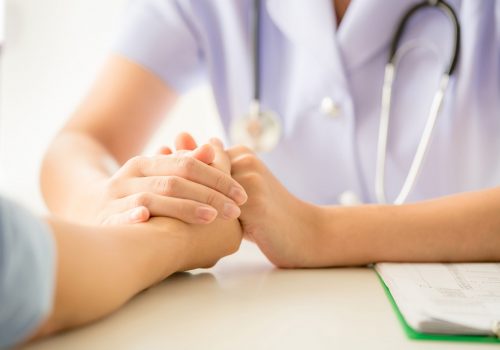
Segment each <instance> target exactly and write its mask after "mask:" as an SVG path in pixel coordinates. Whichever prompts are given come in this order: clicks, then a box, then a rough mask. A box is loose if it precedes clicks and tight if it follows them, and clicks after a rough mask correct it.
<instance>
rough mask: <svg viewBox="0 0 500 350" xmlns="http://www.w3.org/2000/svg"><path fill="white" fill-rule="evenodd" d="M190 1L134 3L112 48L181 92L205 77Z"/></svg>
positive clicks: (127, 11)
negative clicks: (190, 10)
mask: <svg viewBox="0 0 500 350" xmlns="http://www.w3.org/2000/svg"><path fill="white" fill-rule="evenodd" d="M188 5H189V3H187V2H183V3H182V5H181V4H180V3H179V2H178V1H174V0H136V1H133V2H131V3H130V5H129V6H128V8H127V10H126V13H125V15H124V18H123V21H122V24H121V27H120V28H119V30H118V34H117V37H116V40H114V44H113V47H112V50H113V52H114V53H117V54H119V55H121V56H124V57H125V58H127V59H129V60H131V61H133V62H135V63H137V64H139V65H141V66H143V67H144V68H146V69H148V70H149V71H151V72H153V73H154V74H155V75H157V76H158V77H159V78H161V79H162V80H163V81H164V82H165V83H166V84H167V85H168V86H169V87H171V88H173V89H174V90H176V91H177V92H179V93H182V92H184V91H186V90H187V89H189V88H191V87H192V86H193V85H194V84H195V83H197V82H198V81H199V80H200V78H202V77H204V64H203V53H202V49H201V45H200V44H199V39H198V36H197V35H196V30H195V26H194V25H193V24H192V23H191V22H192V20H190V18H191V16H190V13H189V10H188V8H189V6H188Z"/></svg>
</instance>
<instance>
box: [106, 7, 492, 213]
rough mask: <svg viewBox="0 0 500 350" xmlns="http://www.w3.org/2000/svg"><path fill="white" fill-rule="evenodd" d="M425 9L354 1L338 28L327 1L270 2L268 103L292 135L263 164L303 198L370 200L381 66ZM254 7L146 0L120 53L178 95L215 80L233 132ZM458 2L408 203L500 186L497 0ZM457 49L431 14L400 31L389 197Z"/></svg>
mask: <svg viewBox="0 0 500 350" xmlns="http://www.w3.org/2000/svg"><path fill="white" fill-rule="evenodd" d="M416 2H417V1H414V0H406V1H403V0H353V1H352V3H351V4H350V6H349V8H348V10H347V13H346V14H345V16H344V18H343V20H342V22H341V24H340V26H338V28H337V24H336V19H335V16H334V10H333V7H332V4H331V0H309V1H306V0H267V1H266V0H264V1H263V4H262V26H261V31H262V39H261V44H260V45H261V55H262V59H261V62H262V63H261V64H262V68H261V71H260V76H261V79H262V83H261V91H262V103H263V105H264V108H267V109H271V110H273V111H276V112H277V113H278V114H279V116H280V119H281V123H282V125H283V129H284V133H283V135H282V137H281V140H280V143H279V145H278V146H277V148H276V149H275V150H273V151H272V152H271V153H268V154H264V155H262V158H263V159H264V161H265V162H266V164H267V165H268V166H269V167H270V169H271V170H272V172H273V173H274V174H275V175H276V176H277V177H278V178H279V179H280V180H281V181H282V182H283V184H284V185H285V186H286V187H287V188H288V189H289V190H290V191H291V192H292V193H294V194H295V195H297V196H298V197H299V198H302V199H304V200H308V201H311V202H314V203H318V204H335V203H338V201H339V198H340V197H342V195H343V194H344V197H345V194H346V193H349V194H351V195H355V196H356V197H358V198H359V199H360V200H362V201H364V202H374V201H375V192H374V178H375V163H376V147H377V137H378V123H379V115H380V101H381V93H382V81H383V74H384V66H385V64H386V62H387V57H388V51H389V45H390V42H391V39H392V36H393V34H394V31H395V29H396V27H397V24H398V22H399V21H400V19H401V17H402V15H403V13H404V12H405V11H406V10H408V8H410V7H411V6H412V5H413V4H415V3H416ZM252 3H253V2H252V1H251V0H210V1H203V0H176V1H173V0H138V1H136V2H135V3H133V4H132V6H131V8H130V11H129V13H128V16H127V17H126V20H125V25H124V28H123V30H122V32H121V35H120V36H119V39H118V40H117V43H116V45H115V52H117V53H119V54H121V55H123V56H125V57H127V58H128V59H130V60H133V61H135V62H137V63H139V64H140V65H142V66H144V67H145V68H146V69H148V70H150V71H151V72H153V73H154V74H156V75H157V76H158V77H160V78H161V79H163V81H164V82H165V83H166V84H167V85H168V86H170V87H171V88H173V89H175V90H177V91H178V92H179V93H182V92H185V91H186V90H187V89H189V88H191V87H193V86H194V85H195V84H197V83H199V82H200V81H203V80H206V81H208V82H209V83H210V84H211V85H212V87H213V92H214V96H215V100H216V103H217V107H218V110H219V113H220V117H221V119H222V122H223V125H224V126H225V128H226V130H228V129H229V125H230V122H231V120H232V119H233V118H237V117H240V116H242V115H243V114H245V113H246V112H247V110H248V106H249V102H250V100H251V98H252V86H253V82H252V79H251V77H252V75H251V73H252V60H251V57H252V55H251V51H250V47H251V45H250V43H251V34H250V33H251V29H252V28H251V25H250V14H251V8H252ZM450 4H451V5H452V6H453V8H454V9H455V10H456V12H457V14H458V16H459V20H460V23H461V26H462V42H461V47H460V58H459V63H458V66H457V70H456V73H455V75H454V76H453V78H452V80H451V84H450V86H449V89H448V91H447V94H446V97H445V100H444V104H443V108H442V112H441V114H440V116H439V119H438V121H437V125H436V128H435V132H434V136H433V140H432V142H431V144H430V147H429V151H428V156H427V158H426V160H425V162H424V164H423V167H422V170H421V174H420V176H419V178H418V180H417V182H416V185H415V189H414V191H413V192H412V193H411V195H410V196H409V201H416V200H422V199H426V198H432V197H437V196H442V195H446V194H451V193H456V192H462V191H469V190H476V189H480V188H486V187H493V186H498V185H499V184H500V1H495V0H479V1H478V0H462V1H460V0H450ZM452 43H453V27H452V25H451V22H450V21H449V20H448V18H447V17H446V16H445V15H443V14H442V13H441V12H439V11H436V10H435V9H425V10H422V11H420V12H418V13H417V14H416V15H415V16H414V17H413V18H412V20H411V21H410V23H409V26H408V29H407V31H406V32H405V35H404V38H403V41H402V44H401V45H402V46H405V47H408V48H413V49H410V50H409V51H408V53H407V54H406V56H405V57H404V58H403V60H402V61H401V64H400V65H399V69H398V73H397V74H398V75H397V78H396V82H395V87H394V97H393V107H392V113H391V123H390V130H389V141H388V152H387V153H388V154H387V165H386V169H387V170H386V187H387V194H388V198H389V199H394V198H395V196H396V195H397V194H398V192H399V190H400V188H401V186H402V184H403V181H404V178H405V177H406V175H407V172H408V169H409V166H410V162H411V160H412V158H413V155H414V153H415V150H416V147H417V144H418V142H419V140H420V136H421V132H422V130H423V126H424V123H425V121H426V119H427V116H428V114H429V108H430V104H431V100H432V97H433V95H434V93H435V91H436V88H437V84H438V80H439V78H440V75H441V73H442V71H443V67H444V66H445V65H447V63H448V61H449V60H450V57H451V54H452V53H451V48H452ZM322 101H325V102H327V103H323V104H324V106H323V108H321V105H322ZM346 191H347V192H346ZM347 197H349V196H347Z"/></svg>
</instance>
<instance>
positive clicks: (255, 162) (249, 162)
mask: <svg viewBox="0 0 500 350" xmlns="http://www.w3.org/2000/svg"><path fill="white" fill-rule="evenodd" d="M260 164H261V163H260V160H259V158H257V156H256V155H255V154H250V153H247V154H244V155H242V156H240V157H239V158H238V159H237V160H236V161H235V162H234V164H233V167H234V168H237V169H252V170H260Z"/></svg>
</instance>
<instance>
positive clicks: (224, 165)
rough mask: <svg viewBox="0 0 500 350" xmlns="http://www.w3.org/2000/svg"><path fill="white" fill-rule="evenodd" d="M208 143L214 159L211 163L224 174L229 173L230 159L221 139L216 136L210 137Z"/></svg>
mask: <svg viewBox="0 0 500 350" xmlns="http://www.w3.org/2000/svg"><path fill="white" fill-rule="evenodd" d="M210 145H211V146H212V147H213V150H214V160H213V162H212V165H213V166H214V167H215V168H216V169H219V170H221V171H222V172H224V173H226V174H231V160H230V159H229V156H228V155H227V153H226V151H225V150H224V145H223V144H222V141H221V140H219V139H218V138H215V137H214V138H211V139H210Z"/></svg>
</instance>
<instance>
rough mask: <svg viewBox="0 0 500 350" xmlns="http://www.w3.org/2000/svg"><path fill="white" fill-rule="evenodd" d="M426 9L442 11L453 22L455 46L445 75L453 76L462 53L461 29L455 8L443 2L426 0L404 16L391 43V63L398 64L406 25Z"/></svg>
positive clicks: (441, 0)
mask: <svg viewBox="0 0 500 350" xmlns="http://www.w3.org/2000/svg"><path fill="white" fill-rule="evenodd" d="M425 7H436V8H438V9H440V10H442V11H443V12H444V13H445V14H446V15H447V17H448V18H449V19H450V20H451V22H452V25H453V29H454V45H453V56H452V58H451V60H450V62H449V63H448V67H447V68H446V70H445V73H446V74H447V75H449V76H451V75H453V72H454V71H455V68H456V66H457V63H458V56H459V52H460V41H461V34H460V32H461V29H460V22H459V21H458V18H457V15H456V13H455V11H454V10H453V8H452V7H451V6H450V5H449V4H448V3H446V2H445V1H443V0H434V1H432V0H426V1H422V2H420V3H418V4H416V5H415V6H413V7H412V8H410V9H409V10H408V12H406V14H405V15H404V16H403V18H402V19H401V21H400V22H399V24H398V26H397V30H396V32H395V33H394V37H393V38H392V42H391V49H390V53H389V62H390V63H392V64H394V65H395V64H396V62H395V61H396V52H397V50H398V47H399V42H400V41H401V37H402V36H403V33H404V30H405V27H406V24H407V23H408V20H409V19H410V18H411V16H413V15H414V14H415V12H417V11H418V10H420V9H422V8H425Z"/></svg>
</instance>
